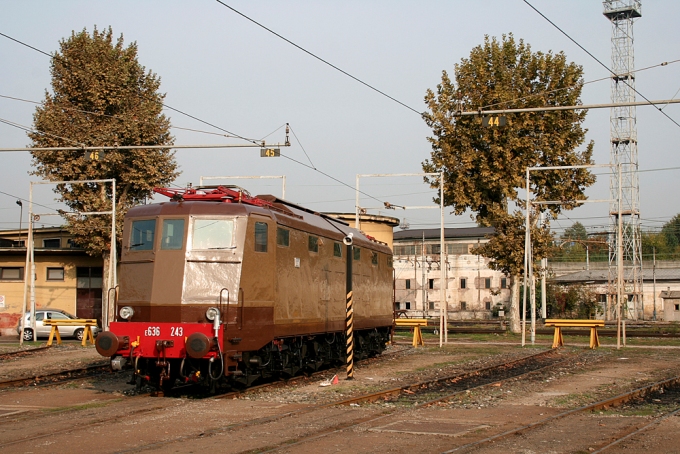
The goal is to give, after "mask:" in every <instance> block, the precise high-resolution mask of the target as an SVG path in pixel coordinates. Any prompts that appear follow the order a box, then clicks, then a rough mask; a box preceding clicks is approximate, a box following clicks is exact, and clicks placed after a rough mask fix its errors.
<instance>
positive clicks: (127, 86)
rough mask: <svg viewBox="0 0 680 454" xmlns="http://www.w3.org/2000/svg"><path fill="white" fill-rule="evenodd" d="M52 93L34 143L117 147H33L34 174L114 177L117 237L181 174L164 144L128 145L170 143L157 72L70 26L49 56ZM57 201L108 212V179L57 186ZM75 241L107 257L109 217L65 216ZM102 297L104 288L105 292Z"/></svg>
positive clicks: (101, 35) (39, 114)
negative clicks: (88, 150)
mask: <svg viewBox="0 0 680 454" xmlns="http://www.w3.org/2000/svg"><path fill="white" fill-rule="evenodd" d="M51 75H52V82H51V85H52V92H51V93H50V92H46V94H45V100H44V101H43V103H42V104H41V105H40V106H38V107H37V108H36V111H35V114H34V116H33V124H34V125H33V129H34V130H35V132H30V133H29V134H28V136H29V137H30V139H31V140H32V144H31V146H32V147H66V146H68V147H72V146H116V147H117V148H116V149H115V150H113V149H109V150H107V151H106V152H105V153H104V155H103V158H102V159H100V160H96V161H95V160H88V159H87V158H86V154H85V153H84V152H83V151H34V152H32V155H33V165H34V166H35V171H34V172H33V174H35V175H39V176H41V177H44V178H46V179H48V180H51V181H70V180H92V179H111V178H115V179H116V185H117V186H116V220H117V226H116V227H117V238H118V239H120V235H121V232H122V222H123V217H124V215H125V213H126V212H127V210H128V209H129V208H130V207H132V206H134V205H136V204H139V203H140V201H142V200H144V198H145V197H147V196H149V195H150V194H151V193H152V189H153V188H154V187H155V186H161V185H166V184H168V183H170V182H172V181H173V180H174V179H175V178H176V177H177V175H178V174H179V172H178V171H177V164H176V162H175V159H174V152H172V151H171V150H170V149H157V150H130V149H126V148H125V147H126V146H133V145H171V144H172V143H173V141H174V139H173V137H172V136H171V135H170V120H169V119H168V118H167V117H166V116H165V115H163V113H162V109H163V104H162V103H163V99H164V97H165V95H164V94H161V93H159V92H158V90H159V87H160V78H159V77H158V76H157V75H156V74H154V73H152V72H151V71H148V72H147V71H146V69H145V68H144V67H143V66H141V65H140V64H139V62H138V61H137V45H136V43H132V44H130V45H128V46H127V47H125V46H124V44H123V36H122V35H121V36H120V37H119V38H118V39H117V40H114V39H113V32H112V30H111V28H110V27H109V29H108V30H106V31H103V32H99V31H98V30H97V29H96V28H95V29H94V31H93V32H92V34H91V35H90V34H89V33H88V32H87V31H86V30H83V31H81V32H79V33H76V32H72V33H71V36H70V37H69V38H68V39H64V40H61V41H60V43H59V51H58V52H56V53H55V54H54V56H53V57H52V61H51ZM55 192H56V193H58V194H59V196H60V197H59V198H60V201H62V202H64V203H65V204H66V205H67V206H68V207H69V208H70V209H71V210H73V211H75V212H92V211H110V210H111V200H112V188H111V185H110V184H107V185H105V184H98V183H89V184H74V185H70V184H60V185H57V186H56V188H55ZM66 222H67V225H68V228H69V230H70V232H71V233H72V234H73V235H74V237H75V240H76V242H77V244H79V245H80V246H82V247H84V248H85V249H86V251H87V252H88V253H89V254H91V255H95V256H99V255H101V256H102V257H103V258H104V263H105V266H106V263H107V261H108V255H109V249H110V245H111V218H110V216H103V215H98V216H67V217H66ZM104 294H105V295H106V292H105V293H104Z"/></svg>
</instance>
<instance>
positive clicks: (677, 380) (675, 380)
mask: <svg viewBox="0 0 680 454" xmlns="http://www.w3.org/2000/svg"><path fill="white" fill-rule="evenodd" d="M678 384H680V375H679V376H676V377H672V378H669V379H666V380H662V381H659V382H656V383H652V384H651V385H647V386H643V387H641V388H637V389H634V390H633V391H630V392H627V393H623V394H619V395H618V396H615V397H612V398H609V399H605V400H601V401H599V402H595V403H593V404H589V405H585V406H583V407H579V408H575V409H572V410H567V411H565V412H562V413H559V414H557V415H553V416H548V417H547V418H543V419H541V420H539V421H535V422H532V423H530V424H526V425H524V426H521V427H517V428H515V429H510V430H506V431H505V432H502V433H500V434H496V435H492V436H491V437H487V438H484V439H482V440H477V441H474V442H472V443H467V444H465V445H462V446H458V447H456V448H454V449H451V450H449V451H444V453H443V454H448V453H452V452H458V451H462V450H465V449H470V448H475V447H478V446H480V445H483V444H486V443H489V442H491V441H496V440H499V439H501V438H505V437H507V436H508V435H514V434H518V433H520V432H524V431H527V430H531V429H535V428H537V427H541V426H543V425H545V424H547V423H549V422H552V421H555V420H558V419H562V418H564V417H566V416H570V415H573V414H576V413H580V412H584V411H592V410H603V409H608V408H610V407H613V406H616V405H620V404H623V403H626V402H628V401H630V400H632V399H635V398H637V397H643V396H645V395H647V394H648V393H650V392H653V391H656V390H658V389H660V388H666V387H670V386H677V385H678Z"/></svg>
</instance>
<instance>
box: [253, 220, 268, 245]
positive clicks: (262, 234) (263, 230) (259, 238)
mask: <svg viewBox="0 0 680 454" xmlns="http://www.w3.org/2000/svg"><path fill="white" fill-rule="evenodd" d="M267 227H268V226H267V224H266V223H265V222H256V223H255V252H267Z"/></svg>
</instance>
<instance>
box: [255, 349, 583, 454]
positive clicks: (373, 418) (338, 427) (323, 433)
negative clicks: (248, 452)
mask: <svg viewBox="0 0 680 454" xmlns="http://www.w3.org/2000/svg"><path fill="white" fill-rule="evenodd" d="M544 353H545V352H544ZM539 355H540V354H539ZM536 356H538V355H531V356H527V357H525V358H523V359H530V358H534V357H536ZM569 359H570V358H567V359H565V360H563V361H560V362H558V363H552V364H547V365H545V366H543V367H541V368H539V369H534V370H531V371H528V372H525V373H523V374H519V375H515V376H512V377H507V378H504V379H503V380H499V381H493V382H488V383H482V384H480V385H477V386H472V387H470V388H467V389H464V390H461V391H457V392H455V393H451V394H449V395H447V396H444V397H441V398H439V399H433V400H431V401H427V402H423V403H418V404H416V405H414V406H415V407H425V406H429V405H432V404H434V403H437V402H439V401H442V400H446V399H450V398H451V397H453V396H456V395H458V394H463V393H466V392H468V391H470V390H473V389H480V388H484V387H487V386H493V385H494V384H495V383H500V382H501V381H507V380H516V379H518V378H522V377H525V376H528V375H530V374H534V373H538V372H541V371H544V370H546V369H549V368H551V367H555V366H557V365H559V364H562V363H564V362H566V361H568V360H569ZM517 361H521V360H517ZM517 361H511V362H509V363H505V364H501V365H498V366H496V368H502V367H503V366H506V365H509V364H513V363H516V362H517ZM486 369H488V368H486ZM486 369H484V370H486ZM481 370H482V369H480V371H481ZM330 405H333V404H330ZM396 412H397V409H396V408H394V409H390V410H385V411H383V414H381V415H380V416H377V417H376V416H368V417H364V418H361V419H358V420H355V421H352V422H347V423H340V424H338V425H336V426H333V427H329V428H326V429H322V430H320V431H319V432H317V433H315V434H313V435H311V436H308V437H305V438H303V439H300V440H298V441H295V442H292V443H291V442H289V441H284V442H281V443H280V444H278V445H277V446H273V447H271V448H269V449H267V448H265V449H264V450H262V449H258V450H257V452H258V453H260V454H264V453H268V452H274V451H277V450H279V449H281V448H282V447H285V448H288V447H290V446H297V445H300V444H302V443H307V442H309V441H313V440H317V439H319V438H323V437H325V436H328V435H332V434H336V433H339V432H342V431H343V430H347V429H350V428H352V427H356V426H359V425H361V424H366V423H370V422H376V421H379V420H381V419H384V418H387V417H389V416H392V415H393V414H394V413H396Z"/></svg>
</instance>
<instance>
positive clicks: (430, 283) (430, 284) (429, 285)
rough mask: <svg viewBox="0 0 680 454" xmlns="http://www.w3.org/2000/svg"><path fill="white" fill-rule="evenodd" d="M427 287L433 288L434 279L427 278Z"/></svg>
mask: <svg viewBox="0 0 680 454" xmlns="http://www.w3.org/2000/svg"><path fill="white" fill-rule="evenodd" d="M427 288H429V289H430V290H432V289H433V288H434V279H428V280H427Z"/></svg>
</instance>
